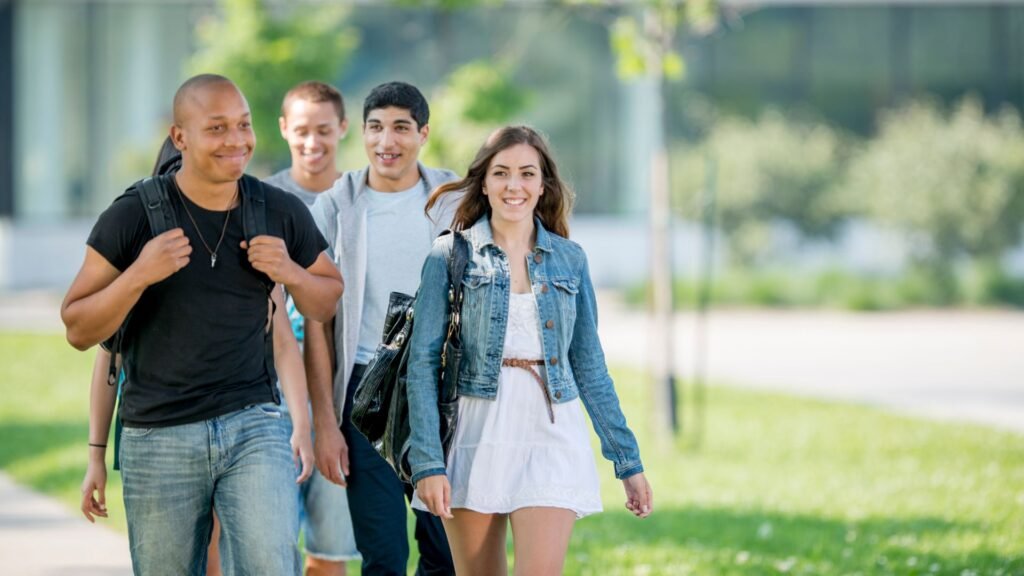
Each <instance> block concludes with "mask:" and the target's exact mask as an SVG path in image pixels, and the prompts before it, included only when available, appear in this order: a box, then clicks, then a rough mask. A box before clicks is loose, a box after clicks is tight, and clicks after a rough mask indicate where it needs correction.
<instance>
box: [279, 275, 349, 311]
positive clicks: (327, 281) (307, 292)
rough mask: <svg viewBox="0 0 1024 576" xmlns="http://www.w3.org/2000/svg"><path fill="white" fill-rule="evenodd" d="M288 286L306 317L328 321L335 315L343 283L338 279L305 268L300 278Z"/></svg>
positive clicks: (297, 306)
mask: <svg viewBox="0 0 1024 576" xmlns="http://www.w3.org/2000/svg"><path fill="white" fill-rule="evenodd" d="M287 288H288V293H289V294H291V296H292V299H293V300H295V307H296V308H298V309H299V312H301V313H302V315H303V316H304V317H306V318H311V319H313V320H316V321H318V322H327V321H328V320H330V319H331V318H333V317H334V311H335V309H336V308H337V306H338V298H341V292H342V289H343V285H342V283H341V281H340V280H338V279H335V278H330V277H327V276H319V275H317V274H314V273H311V272H309V271H307V270H303V271H302V273H301V274H300V280H299V281H298V282H296V283H295V284H292V285H289V286H288V287H287Z"/></svg>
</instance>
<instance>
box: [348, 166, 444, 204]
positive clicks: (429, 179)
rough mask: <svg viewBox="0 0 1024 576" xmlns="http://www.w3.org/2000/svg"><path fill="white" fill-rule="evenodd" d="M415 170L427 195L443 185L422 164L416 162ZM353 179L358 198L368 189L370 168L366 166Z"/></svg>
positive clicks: (433, 173)
mask: <svg viewBox="0 0 1024 576" xmlns="http://www.w3.org/2000/svg"><path fill="white" fill-rule="evenodd" d="M416 169H417V170H418V171H419V173H420V180H423V183H424V184H426V186H425V188H426V190H427V194H430V193H431V192H432V191H433V190H434V188H437V187H438V186H440V185H441V184H444V182H441V181H438V180H437V178H435V177H434V175H435V172H434V171H432V170H428V169H427V167H426V166H424V165H423V163H422V162H416ZM355 179H356V182H357V184H358V185H357V186H356V187H355V196H356V197H357V198H358V197H359V196H362V195H363V194H365V193H366V191H367V190H368V189H369V188H370V167H369V166H366V167H365V168H363V169H362V170H360V171H359V172H357V173H356V175H355Z"/></svg>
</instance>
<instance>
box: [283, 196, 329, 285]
mask: <svg viewBox="0 0 1024 576" xmlns="http://www.w3.org/2000/svg"><path fill="white" fill-rule="evenodd" d="M281 199H282V207H283V209H284V211H285V212H286V213H287V217H286V218H285V221H286V222H289V223H290V226H285V235H284V242H285V244H286V245H287V246H288V256H290V257H291V259H292V261H294V262H295V263H296V264H298V265H299V266H302V267H303V268H309V267H310V266H312V265H313V263H314V262H316V259H317V257H319V256H320V253H321V252H323V251H324V250H326V249H327V241H326V240H324V237H323V234H321V233H320V229H319V228H317V227H316V223H315V222H314V221H313V215H312V214H310V213H309V209H308V208H306V205H305V204H303V203H302V200H299V199H298V198H296V197H295V196H293V195H291V194H288V193H286V192H282V194H281Z"/></svg>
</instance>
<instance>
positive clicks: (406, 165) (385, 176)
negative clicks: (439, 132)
mask: <svg viewBox="0 0 1024 576" xmlns="http://www.w3.org/2000/svg"><path fill="white" fill-rule="evenodd" d="M429 132H430V127H429V126H417V125H416V121H415V120H413V118H412V115H411V114H410V113H409V110H407V109H405V108H397V107H394V106H390V107H388V108H377V109H375V110H371V111H370V112H369V113H368V114H367V115H366V121H365V123H364V124H363V145H364V146H365V148H366V157H367V158H368V159H369V160H370V175H369V184H370V187H371V188H373V189H374V190H378V191H381V192H398V191H401V190H407V189H409V188H412V187H413V185H415V184H416V182H418V181H419V179H420V173H419V168H418V167H417V161H418V159H419V155H420V148H422V147H423V145H424V144H426V142H427V134H428V133H429Z"/></svg>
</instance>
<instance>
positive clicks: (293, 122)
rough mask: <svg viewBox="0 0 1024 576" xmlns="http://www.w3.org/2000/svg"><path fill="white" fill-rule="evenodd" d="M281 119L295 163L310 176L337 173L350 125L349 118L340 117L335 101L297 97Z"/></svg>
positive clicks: (282, 130)
mask: <svg viewBox="0 0 1024 576" xmlns="http://www.w3.org/2000/svg"><path fill="white" fill-rule="evenodd" d="M278 122H279V124H280V127H281V137H282V138H284V139H285V140H286V141H287V142H288V148H289V150H290V151H291V155H292V166H294V167H298V168H299V169H300V170H302V171H303V172H305V173H306V174H308V175H309V176H317V175H320V174H323V173H324V172H327V171H330V172H332V173H333V171H334V170H335V169H336V168H335V158H336V155H337V151H338V141H339V140H341V139H342V138H343V137H344V136H345V132H346V131H347V129H348V121H346V120H342V119H341V118H338V112H337V110H336V108H335V106H334V104H332V103H330V102H310V101H309V100H303V99H301V98H297V99H295V100H293V101H292V102H291V103H289V104H288V108H287V109H286V111H285V115H284V116H282V117H281V118H280V119H279V120H278Z"/></svg>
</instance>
